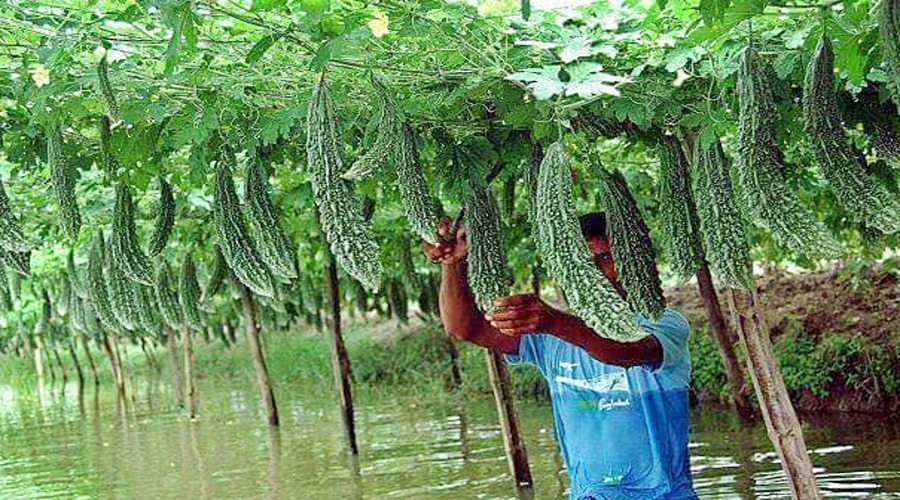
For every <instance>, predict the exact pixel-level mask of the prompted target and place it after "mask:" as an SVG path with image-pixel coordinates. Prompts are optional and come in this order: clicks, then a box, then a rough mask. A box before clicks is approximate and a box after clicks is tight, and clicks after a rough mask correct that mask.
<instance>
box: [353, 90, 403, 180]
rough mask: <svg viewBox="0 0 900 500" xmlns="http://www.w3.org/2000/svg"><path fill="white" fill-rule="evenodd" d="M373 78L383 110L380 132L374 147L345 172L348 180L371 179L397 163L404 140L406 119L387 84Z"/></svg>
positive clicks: (377, 128)
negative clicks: (402, 115)
mask: <svg viewBox="0 0 900 500" xmlns="http://www.w3.org/2000/svg"><path fill="white" fill-rule="evenodd" d="M371 81H372V86H373V87H374V88H375V96H376V98H377V99H378V107H379V113H378V118H377V119H376V120H377V123H378V126H377V127H376V130H378V134H377V135H376V137H375V142H374V143H372V147H371V148H369V150H368V151H366V152H365V153H364V154H363V155H362V156H360V157H359V158H357V159H356V161H355V162H353V164H352V165H350V168H349V169H347V171H346V172H344V173H343V174H341V177H343V178H344V179H347V180H348V181H360V180H364V179H368V178H370V177H372V176H373V175H375V174H376V173H378V172H379V171H381V170H384V169H385V168H386V167H387V166H388V165H391V164H394V163H396V162H397V159H398V153H399V148H400V147H401V142H402V141H403V138H402V136H403V118H402V117H401V115H400V113H399V112H398V111H397V110H398V107H397V104H396V103H395V102H394V100H393V99H392V98H391V95H390V93H389V92H388V89H387V88H386V87H385V86H384V84H382V83H381V82H379V81H378V80H377V79H376V78H375V77H374V76H373V77H372V78H371Z"/></svg>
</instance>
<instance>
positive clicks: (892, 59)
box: [878, 0, 900, 111]
mask: <svg viewBox="0 0 900 500" xmlns="http://www.w3.org/2000/svg"><path fill="white" fill-rule="evenodd" d="M880 13H881V16H880V18H879V23H878V25H879V29H880V31H881V56H882V59H883V60H884V65H885V69H886V70H887V77H888V88H889V89H890V90H891V92H892V94H893V97H894V103H895V104H897V110H898V111H900V0H881V11H880Z"/></svg>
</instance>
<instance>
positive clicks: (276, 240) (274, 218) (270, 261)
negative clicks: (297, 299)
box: [244, 158, 297, 281]
mask: <svg viewBox="0 0 900 500" xmlns="http://www.w3.org/2000/svg"><path fill="white" fill-rule="evenodd" d="M267 184H268V183H267V182H266V179H265V178H264V176H263V170H262V168H261V167H260V165H259V163H258V162H257V160H256V159H253V158H251V159H250V160H249V161H248V162H247V179H246V182H245V183H244V186H245V196H244V199H245V200H246V201H247V206H248V207H249V209H250V210H249V212H250V222H251V223H252V224H253V226H254V228H255V229H256V230H255V231H253V238H254V240H255V241H256V247H257V248H258V249H259V255H260V257H261V258H262V260H263V262H265V263H266V264H267V265H268V266H269V269H270V270H271V271H272V274H273V275H275V277H277V278H279V279H281V280H285V281H290V280H293V279H294V278H296V277H297V270H296V269H295V268H294V262H295V259H294V247H293V243H292V242H291V239H290V237H288V235H287V233H286V232H285V230H284V226H283V225H282V224H281V220H280V219H279V217H278V215H277V213H278V209H277V207H276V206H275V204H274V203H273V202H272V199H271V198H270V197H269V189H268V186H267Z"/></svg>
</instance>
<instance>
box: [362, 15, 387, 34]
mask: <svg viewBox="0 0 900 500" xmlns="http://www.w3.org/2000/svg"><path fill="white" fill-rule="evenodd" d="M367 26H369V29H370V30H371V31H372V35H374V36H375V38H381V37H383V36H384V35H387V34H388V18H387V17H386V16H385V15H384V14H378V16H377V17H375V18H374V19H371V20H370V21H369V22H368V24H367Z"/></svg>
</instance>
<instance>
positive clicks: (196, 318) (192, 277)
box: [178, 253, 203, 331]
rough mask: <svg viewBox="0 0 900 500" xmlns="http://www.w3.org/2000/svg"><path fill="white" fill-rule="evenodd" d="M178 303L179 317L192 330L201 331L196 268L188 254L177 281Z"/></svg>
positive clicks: (201, 323)
mask: <svg viewBox="0 0 900 500" xmlns="http://www.w3.org/2000/svg"><path fill="white" fill-rule="evenodd" d="M178 301H179V302H180V303H181V317H182V318H183V320H184V322H185V324H186V325H188V326H189V327H191V328H192V329H194V330H197V331H201V330H202V329H203V320H202V319H201V317H200V307H199V304H200V283H198V282H197V267H196V265H195V264H194V258H193V257H191V254H190V253H186V254H185V255H184V261H183V262H182V264H181V276H180V277H179V279H178Z"/></svg>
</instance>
